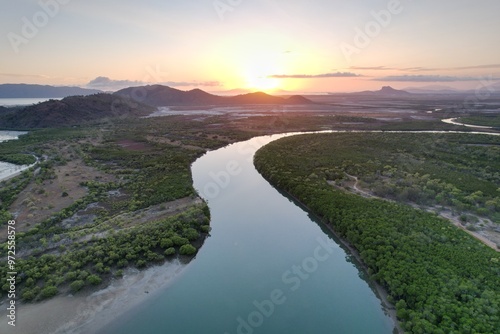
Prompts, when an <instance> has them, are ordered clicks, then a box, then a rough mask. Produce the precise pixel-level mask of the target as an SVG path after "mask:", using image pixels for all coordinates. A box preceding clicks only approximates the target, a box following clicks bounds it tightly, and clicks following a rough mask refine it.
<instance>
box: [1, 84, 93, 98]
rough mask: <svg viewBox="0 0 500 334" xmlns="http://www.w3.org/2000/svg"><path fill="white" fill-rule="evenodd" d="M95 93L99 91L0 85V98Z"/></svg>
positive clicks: (76, 88) (42, 86) (26, 85)
mask: <svg viewBox="0 0 500 334" xmlns="http://www.w3.org/2000/svg"><path fill="white" fill-rule="evenodd" d="M97 93H101V91H99V90H96V89H85V88H80V87H54V86H46V85H28V84H2V85H0V98H44V97H54V98H56V97H57V98H59V97H67V96H73V95H91V94H97Z"/></svg>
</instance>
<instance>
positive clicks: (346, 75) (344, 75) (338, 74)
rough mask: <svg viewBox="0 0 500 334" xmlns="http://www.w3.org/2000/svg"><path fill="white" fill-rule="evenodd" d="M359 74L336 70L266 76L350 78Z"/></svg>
mask: <svg viewBox="0 0 500 334" xmlns="http://www.w3.org/2000/svg"><path fill="white" fill-rule="evenodd" d="M359 76H360V75H358V74H356V73H351V72H336V73H323V74H273V75H270V76H268V78H275V79H322V78H352V77H359Z"/></svg>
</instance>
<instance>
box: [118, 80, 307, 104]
mask: <svg viewBox="0 0 500 334" xmlns="http://www.w3.org/2000/svg"><path fill="white" fill-rule="evenodd" d="M115 95H119V96H124V97H129V98H132V99H135V100H137V101H140V102H142V103H145V104H149V105H151V106H157V107H161V106H200V105H243V104H310V103H313V102H312V101H310V100H308V99H306V98H304V97H301V96H292V97H290V98H282V97H278V96H272V95H269V94H266V93H263V92H256V93H248V94H241V95H236V96H218V95H213V94H210V93H207V92H205V91H203V90H201V89H193V90H190V91H182V90H178V89H175V88H171V87H168V86H162V85H153V86H142V87H130V88H125V89H122V90H119V91H117V92H116V93H115Z"/></svg>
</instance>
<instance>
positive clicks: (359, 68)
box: [349, 66, 397, 71]
mask: <svg viewBox="0 0 500 334" xmlns="http://www.w3.org/2000/svg"><path fill="white" fill-rule="evenodd" d="M349 69H351V70H355V71H393V70H397V69H396V68H394V67H385V66H351V67H349Z"/></svg>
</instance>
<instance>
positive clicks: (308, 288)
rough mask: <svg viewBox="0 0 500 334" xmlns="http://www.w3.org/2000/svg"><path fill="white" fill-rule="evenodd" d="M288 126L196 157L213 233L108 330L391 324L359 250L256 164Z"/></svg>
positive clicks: (283, 329)
mask: <svg viewBox="0 0 500 334" xmlns="http://www.w3.org/2000/svg"><path fill="white" fill-rule="evenodd" d="M287 135H291V134H287ZM287 135H275V136H265V137H257V138H254V139H251V140H249V141H246V142H241V143H236V144H232V145H229V146H227V147H225V148H222V149H219V150H216V151H212V152H209V153H207V154H206V155H204V156H203V157H201V158H200V159H198V160H197V161H196V162H195V163H194V164H193V166H192V172H193V179H194V186H195V188H196V189H197V191H198V192H199V193H200V194H201V195H202V197H204V198H205V199H206V200H207V201H208V204H209V207H210V211H211V215H212V221H211V226H212V232H211V236H210V237H209V238H208V239H207V240H206V241H205V243H204V245H203V247H202V248H201V249H200V251H199V253H198V254H197V256H196V259H194V260H193V261H192V262H191V263H190V264H189V265H188V267H187V268H186V269H185V270H184V272H183V273H182V274H181V275H180V276H179V278H177V279H176V280H175V281H174V282H173V283H172V284H171V286H170V287H167V288H166V289H164V290H163V291H161V292H160V293H158V295H156V296H154V297H151V298H150V300H149V302H148V303H147V304H143V305H141V307H139V308H136V309H134V310H132V311H130V312H128V313H126V314H124V315H123V316H121V317H120V318H119V319H117V320H116V321H115V322H114V323H113V324H111V325H110V326H108V327H107V328H105V330H104V331H103V333H117V334H118V333H120V334H127V333H130V334H136V333H162V334H163V333H175V334H181V333H186V334H193V333H206V334H212V333H214V334H234V333H237V334H251V333H269V334H271V333H272V334H276V333H288V334H295V333H296V334H304V333H310V334H315V333H318V334H320V333H373V334H377V333H392V330H393V328H394V323H393V321H392V320H391V318H390V317H389V316H387V315H386V314H385V312H384V310H383V307H382V305H381V301H380V300H379V299H378V298H377V297H376V295H375V293H374V291H373V290H372V289H371V288H370V286H369V284H368V283H367V281H366V280H365V279H364V274H363V272H362V271H361V270H360V269H359V267H358V266H357V264H356V262H355V260H354V259H353V258H352V256H350V255H349V254H348V253H347V252H346V251H345V250H344V249H343V248H342V247H341V246H339V242H338V240H336V239H335V238H334V237H333V236H332V235H331V234H330V233H329V232H328V231H326V230H325V229H324V228H322V227H321V225H320V224H318V223H317V222H316V221H314V218H312V217H311V216H309V214H308V213H307V211H305V210H304V209H302V208H301V207H299V206H298V205H297V204H296V203H294V202H292V201H291V200H289V199H288V198H286V197H285V196H284V195H282V194H281V193H280V192H278V191H277V190H276V189H275V188H273V187H272V186H271V185H270V184H269V183H268V182H267V181H265V180H264V179H263V178H262V177H261V176H260V174H259V173H258V172H257V171H256V169H255V168H254V166H253V155H254V153H255V152H256V150H257V149H258V148H260V147H262V146H263V145H265V144H267V143H269V142H271V141H273V140H276V139H278V138H281V137H284V136H287Z"/></svg>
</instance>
